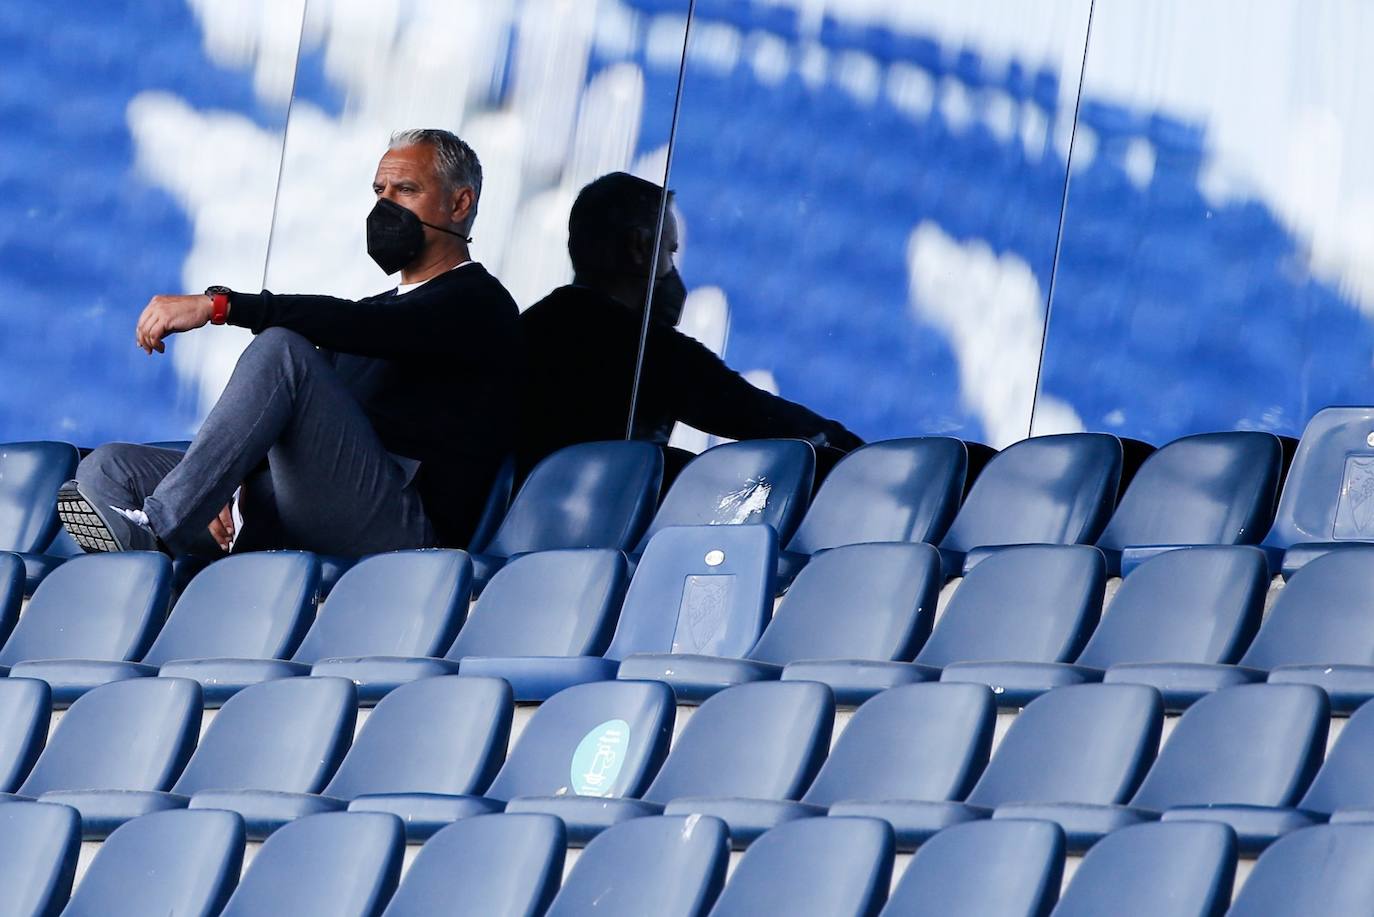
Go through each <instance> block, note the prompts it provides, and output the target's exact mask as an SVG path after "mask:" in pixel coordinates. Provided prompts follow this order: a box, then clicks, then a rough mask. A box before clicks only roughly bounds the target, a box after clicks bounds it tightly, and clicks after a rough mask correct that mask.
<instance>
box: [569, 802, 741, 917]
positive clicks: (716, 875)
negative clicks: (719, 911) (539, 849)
mask: <svg viewBox="0 0 1374 917" xmlns="http://www.w3.org/2000/svg"><path fill="white" fill-rule="evenodd" d="M729 854H730V848H729V842H728V838H727V834H726V830H725V825H724V824H722V823H721V821H720V820H719V819H715V818H710V817H706V818H694V817H691V816H686V817H683V816H676V817H674V816H659V817H656V818H637V819H635V820H633V821H630V822H627V823H625V824H623V825H616V826H615V827H613V828H611V829H610V830H608V831H606V832H604V833H603V834H601V835H600V836H599V837H597V838H596V839H595V840H593V841H592V842H591V843H590V844H588V845H587V849H586V850H585V851H583V853H582V857H581V858H580V859H579V860H578V861H577V863H576V865H574V866H573V869H572V872H571V873H569V874H568V878H567V880H566V881H565V882H564V883H563V888H562V889H561V890H560V891H559V892H558V897H556V898H554V899H553V904H552V905H551V906H550V907H549V910H548V917H640V915H642V914H643V913H644V911H645V907H646V903H647V902H653V904H652V910H653V912H654V914H655V915H656V917H703V915H704V914H706V912H707V911H708V910H709V909H710V907H711V904H712V902H714V901H715V900H716V896H717V895H719V894H720V890H721V887H722V886H723V885H724V884H725V867H726V865H727V863H728V861H729V858H730V857H729Z"/></svg>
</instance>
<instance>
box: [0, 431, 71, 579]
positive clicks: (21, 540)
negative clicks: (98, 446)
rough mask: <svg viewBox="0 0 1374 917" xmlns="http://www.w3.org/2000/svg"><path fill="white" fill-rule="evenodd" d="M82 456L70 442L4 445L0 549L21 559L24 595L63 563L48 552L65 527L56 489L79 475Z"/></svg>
mask: <svg viewBox="0 0 1374 917" xmlns="http://www.w3.org/2000/svg"><path fill="white" fill-rule="evenodd" d="M79 460H80V455H79V454H78V452H77V450H76V447H75V446H73V445H70V444H69V443H55V442H30V443H3V444H0V551H15V552H18V553H19V555H20V558H21V559H22V560H23V562H24V566H25V568H26V571H27V572H26V578H25V590H24V594H25V595H32V594H33V591H34V590H35V589H37V588H38V584H39V583H40V582H42V581H43V578H44V577H46V576H47V575H48V574H49V573H51V572H52V570H53V569H54V568H56V566H57V565H58V564H59V563H60V561H61V558H57V557H52V556H49V555H48V554H46V553H45V552H46V551H47V549H48V546H49V545H51V544H52V541H53V539H54V538H56V537H57V535H58V531H59V529H60V528H61V523H60V522H59V521H58V519H57V489H58V488H59V487H61V486H62V485H63V484H64V483H66V482H67V481H69V480H71V479H72V478H73V477H75V476H76V464H77V462H78V461H79Z"/></svg>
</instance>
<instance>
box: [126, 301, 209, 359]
mask: <svg viewBox="0 0 1374 917" xmlns="http://www.w3.org/2000/svg"><path fill="white" fill-rule="evenodd" d="M213 311H214V304H213V303H212V302H211V301H210V297H208V296H205V295H203V294H197V295H195V296H154V297H153V298H152V299H150V300H148V305H146V306H144V308H143V314H142V315H140V316H139V317H138V328H137V329H136V331H135V332H134V340H135V341H137V342H138V346H139V347H142V348H143V349H144V351H146V352H147V353H152V352H153V351H154V350H156V351H157V352H158V353H162V352H164V351H165V350H166V349H167V345H166V344H164V343H163V342H162V339H163V338H165V337H166V336H167V335H169V334H176V333H177V332H178V331H190V330H192V329H193V328H199V327H200V326H201V325H204V324H206V323H207V322H209V321H210V316H211V314H212V313H213Z"/></svg>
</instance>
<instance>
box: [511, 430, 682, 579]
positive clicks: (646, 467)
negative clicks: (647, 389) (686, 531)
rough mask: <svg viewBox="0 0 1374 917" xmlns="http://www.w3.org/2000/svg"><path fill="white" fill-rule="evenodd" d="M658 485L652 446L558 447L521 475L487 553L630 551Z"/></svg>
mask: <svg viewBox="0 0 1374 917" xmlns="http://www.w3.org/2000/svg"><path fill="white" fill-rule="evenodd" d="M662 483H663V452H662V450H660V449H659V448H658V446H656V445H654V444H653V443H646V442H637V441H633V440H631V441H617V442H605V443H579V444H577V445H575V446H568V447H567V448H564V449H559V450H558V451H557V452H555V453H553V454H552V455H550V456H548V457H546V458H545V459H544V460H543V461H541V462H540V463H539V464H538V465H536V466H535V468H534V470H533V471H531V472H530V475H529V477H528V478H526V479H525V483H524V484H523V485H522V486H521V487H520V492H519V493H517V494H516V495H515V501H514V502H513V503H512V504H511V507H510V509H509V510H508V511H507V513H506V518H505V519H504V520H503V521H502V523H501V527H500V528H499V529H497V530H496V534H495V535H494V536H493V537H492V539H491V542H490V543H489V544H488V545H487V546H486V549H485V553H488V554H496V555H500V556H502V557H509V556H511V555H512V554H525V553H528V552H530V551H550V550H553V549H555V548H615V549H616V550H618V551H625V550H628V549H629V548H631V547H633V546H634V545H635V543H636V542H637V541H638V540H639V536H640V533H642V532H643V531H644V527H645V526H646V525H648V523H649V518H650V517H651V516H652V515H653V512H654V505H655V503H656V502H657V500H658V491H659V487H660V485H661V484H662Z"/></svg>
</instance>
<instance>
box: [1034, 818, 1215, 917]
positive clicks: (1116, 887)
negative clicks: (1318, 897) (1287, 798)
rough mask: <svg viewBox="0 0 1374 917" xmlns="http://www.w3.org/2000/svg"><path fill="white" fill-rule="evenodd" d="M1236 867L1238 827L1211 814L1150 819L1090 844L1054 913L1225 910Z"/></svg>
mask: <svg viewBox="0 0 1374 917" xmlns="http://www.w3.org/2000/svg"><path fill="white" fill-rule="evenodd" d="M1235 875H1236V835H1235V832H1234V831H1232V830H1231V829H1230V828H1229V827H1227V826H1226V825H1221V824H1215V823H1207V822H1146V823H1145V824H1141V825H1132V826H1131V827H1129V828H1122V829H1121V830H1120V831H1114V832H1112V833H1111V834H1109V835H1107V836H1106V837H1104V838H1103V839H1102V840H1101V841H1099V842H1098V843H1097V844H1096V845H1095V846H1094V847H1093V849H1091V850H1089V851H1088V853H1087V855H1086V856H1085V857H1084V858H1083V862H1082V863H1081V864H1080V865H1079V867H1078V871H1077V872H1076V873H1074V876H1073V880H1072V882H1071V883H1070V884H1069V887H1068V888H1067V889H1066V890H1065V892H1064V895H1063V897H1062V898H1060V900H1059V904H1058V906H1056V907H1055V909H1054V915H1053V917H1098V915H1101V914H1112V915H1115V917H1221V915H1222V914H1223V913H1224V912H1225V911H1226V905H1227V903H1228V902H1229V901H1230V898H1231V885H1232V883H1233V882H1234V880H1235Z"/></svg>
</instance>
